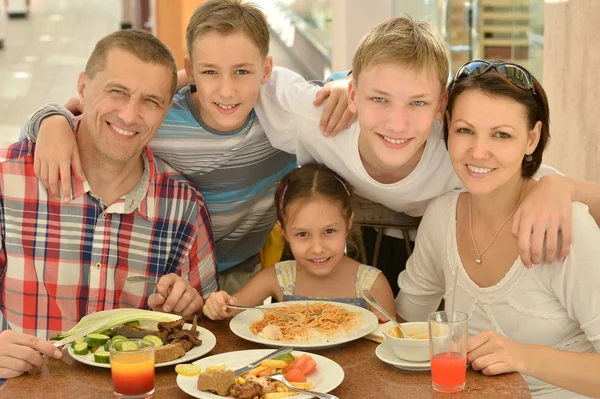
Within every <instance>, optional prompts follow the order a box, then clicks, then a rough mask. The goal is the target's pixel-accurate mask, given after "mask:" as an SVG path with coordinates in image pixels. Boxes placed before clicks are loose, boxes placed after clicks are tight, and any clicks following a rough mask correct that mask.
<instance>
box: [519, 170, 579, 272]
mask: <svg viewBox="0 0 600 399" xmlns="http://www.w3.org/2000/svg"><path fill="white" fill-rule="evenodd" d="M567 187H568V186H567V179H566V178H565V177H564V176H560V175H552V176H545V177H542V178H541V179H540V181H539V182H538V183H537V184H536V185H535V187H534V188H533V189H532V190H531V192H530V193H529V195H528V196H527V197H526V198H525V199H524V200H523V202H522V203H521V206H519V209H517V212H516V213H515V217H514V219H513V224H512V233H513V235H514V236H515V237H516V238H517V239H518V243H519V253H520V255H521V261H522V262H523V264H524V265H525V266H526V267H531V265H532V264H540V263H542V261H544V262H545V263H550V262H552V261H554V259H555V258H556V257H557V253H556V252H557V249H558V234H559V232H560V234H561V239H562V241H561V246H560V251H559V252H558V261H559V262H562V261H564V260H565V258H566V257H567V255H568V254H569V250H570V248H571V237H572V236H571V206H572V205H571V204H572V200H571V198H572V196H571V193H570V191H569V190H568V189H567ZM544 245H545V248H546V249H545V252H544Z"/></svg>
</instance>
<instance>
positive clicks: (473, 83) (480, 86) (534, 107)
mask: <svg viewBox="0 0 600 399" xmlns="http://www.w3.org/2000/svg"><path fill="white" fill-rule="evenodd" d="M523 69H525V68H523ZM531 78H532V81H533V85H534V90H535V94H534V93H533V92H532V91H531V90H523V89H521V88H519V87H517V86H515V84H514V83H512V82H511V81H510V80H508V79H507V78H506V77H504V76H502V75H500V74H498V73H496V72H495V71H493V70H492V71H488V72H486V73H483V74H481V75H476V76H468V77H459V78H458V80H456V81H454V80H453V81H452V82H451V83H450V85H449V86H448V106H447V108H446V111H447V113H448V118H446V119H445V121H444V141H445V142H446V148H447V147H448V128H449V127H448V124H449V120H447V119H451V118H452V109H453V108H454V103H455V102H456V99H457V98H458V96H460V95H461V94H462V93H463V92H465V91H467V90H481V91H483V92H485V93H489V94H491V95H493V96H504V97H508V98H511V99H513V100H515V101H516V102H518V103H519V104H521V105H522V106H523V108H524V110H525V116H526V118H527V126H528V128H529V129H530V130H532V129H533V128H534V126H535V124H536V123H537V122H538V121H541V122H542V130H541V132H540V141H539V142H538V145H537V147H536V148H535V150H534V151H533V153H532V154H531V161H527V160H526V159H525V158H524V159H523V163H522V172H521V173H522V176H523V177H532V176H533V175H534V174H535V172H537V170H538V169H539V167H540V165H541V164H542V155H543V153H544V150H545V149H546V145H547V144H548V141H549V140H550V112H549V108H548V98H547V97H546V92H545V91H544V89H543V87H542V85H541V84H540V82H538V80H537V79H536V78H535V77H533V75H531Z"/></svg>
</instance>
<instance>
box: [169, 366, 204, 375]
mask: <svg viewBox="0 0 600 399" xmlns="http://www.w3.org/2000/svg"><path fill="white" fill-rule="evenodd" d="M175 372H176V373H177V374H181V375H185V376H186V377H193V376H195V375H198V374H200V373H201V372H202V369H201V367H200V366H198V365H197V364H183V363H180V364H178V365H177V366H175Z"/></svg>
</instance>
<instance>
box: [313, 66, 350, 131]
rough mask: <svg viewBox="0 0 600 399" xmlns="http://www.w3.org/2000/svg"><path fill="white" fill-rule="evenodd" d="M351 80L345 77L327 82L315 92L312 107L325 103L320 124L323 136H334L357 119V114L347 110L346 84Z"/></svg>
mask: <svg viewBox="0 0 600 399" xmlns="http://www.w3.org/2000/svg"><path fill="white" fill-rule="evenodd" d="M351 80H352V79H351V78H350V77H347V78H344V79H340V80H335V81H333V82H329V83H327V84H326V85H325V86H323V88H321V90H319V91H318V92H317V96H316V98H315V101H313V105H315V106H318V105H321V104H323V102H325V106H324V107H323V113H322V114H321V122H320V126H321V130H322V131H323V135H325V136H335V135H336V134H338V133H339V132H341V131H342V130H344V129H346V128H348V126H350V125H351V124H352V122H354V121H355V120H356V118H357V117H358V114H354V113H352V112H351V111H350V109H349V108H348V84H349V83H350V81H351ZM328 97H329V98H328ZM326 99H327V101H325V100H326Z"/></svg>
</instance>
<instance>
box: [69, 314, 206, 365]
mask: <svg viewBox="0 0 600 399" xmlns="http://www.w3.org/2000/svg"><path fill="white" fill-rule="evenodd" d="M184 324H185V320H183V318H180V319H178V320H173V321H164V322H159V323H158V324H157V325H156V328H157V329H156V330H150V329H146V328H142V327H140V323H139V322H137V321H136V322H131V321H130V322H127V323H125V324H120V325H117V326H114V327H113V328H111V329H110V330H106V331H104V332H103V333H102V334H99V333H93V334H88V335H87V336H85V337H84V338H80V339H78V340H76V341H75V342H73V344H72V345H71V347H72V348H73V353H75V354H76V355H79V356H86V355H88V354H89V352H92V353H93V354H94V361H95V362H96V363H109V361H108V360H107V359H108V357H107V355H108V350H109V347H110V345H111V343H114V342H117V341H120V340H125V339H129V338H135V339H143V340H145V341H150V342H152V343H154V362H155V363H165V362H170V361H172V360H175V359H179V358H180V357H182V356H185V353H186V352H187V351H189V350H190V349H192V348H193V347H195V346H199V345H201V344H202V340H201V339H200V338H199V334H200V332H199V331H198V330H197V326H198V320H197V317H194V321H193V322H192V327H191V328H190V329H189V330H186V329H184V328H183V326H184ZM127 343H129V342H127ZM131 344H132V347H131V349H130V350H136V349H137V345H136V344H135V343H133V342H131Z"/></svg>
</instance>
